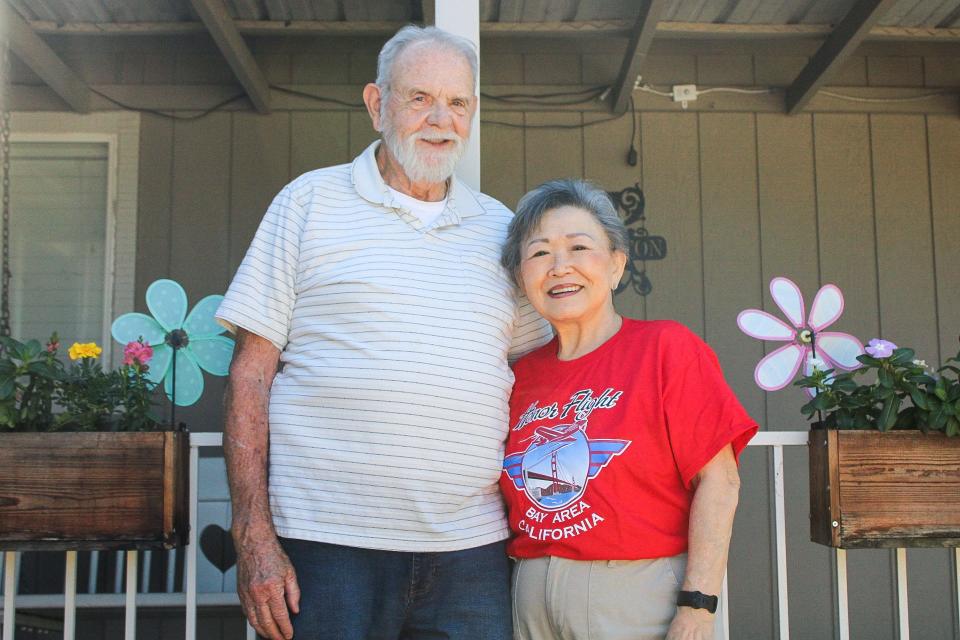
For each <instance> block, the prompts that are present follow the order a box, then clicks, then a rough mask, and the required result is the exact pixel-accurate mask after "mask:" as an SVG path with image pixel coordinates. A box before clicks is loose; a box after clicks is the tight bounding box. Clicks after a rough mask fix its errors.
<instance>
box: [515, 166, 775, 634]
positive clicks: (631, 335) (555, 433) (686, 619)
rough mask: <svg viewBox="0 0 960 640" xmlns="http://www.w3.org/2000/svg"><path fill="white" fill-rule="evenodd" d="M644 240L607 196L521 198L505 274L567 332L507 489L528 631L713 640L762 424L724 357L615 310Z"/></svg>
mask: <svg viewBox="0 0 960 640" xmlns="http://www.w3.org/2000/svg"><path fill="white" fill-rule="evenodd" d="M627 251H628V247H627V233H626V229H624V227H623V223H622V222H621V221H620V218H619V217H618V215H617V212H616V209H615V208H614V206H613V204H612V202H611V201H610V199H609V197H608V196H607V194H606V193H605V192H604V191H602V190H600V189H598V188H597V187H595V186H593V185H591V184H590V183H587V182H584V181H579V180H554V181H552V182H548V183H546V184H543V185H541V186H539V187H537V188H536V189H534V190H533V191H531V192H530V193H528V194H527V195H526V196H524V197H523V199H522V200H521V201H520V203H519V205H518V210H517V215H516V217H515V218H514V219H513V222H512V224H511V225H510V229H509V235H508V238H507V243H506V245H505V247H504V249H503V258H502V263H503V266H504V267H505V268H506V269H507V271H508V272H509V273H510V274H512V276H513V279H514V281H515V283H516V284H517V285H518V287H519V288H520V289H521V290H522V291H523V293H525V294H526V296H527V297H528V298H529V299H530V301H531V302H532V303H533V306H534V307H535V308H536V309H537V311H539V312H540V314H541V315H543V317H544V318H546V319H547V320H548V321H549V322H550V323H551V324H552V325H553V328H554V331H555V332H556V338H555V339H554V340H553V342H551V343H549V344H547V345H546V346H544V347H542V348H540V349H538V350H537V351H534V352H532V353H530V354H529V355H527V356H525V357H524V358H522V359H521V360H519V361H518V362H517V363H516V365H515V366H514V372H515V374H516V383H515V386H514V389H513V395H512V397H511V400H510V424H511V429H510V433H509V438H508V441H507V445H506V457H505V459H504V472H505V473H504V474H503V476H501V489H502V490H503V493H504V496H505V498H506V502H507V506H508V508H509V517H510V525H511V527H512V529H513V531H514V533H515V537H514V539H513V540H512V541H511V542H510V544H509V546H508V551H509V553H510V555H511V556H512V557H514V558H516V559H517V563H516V564H515V567H514V576H513V585H514V595H513V598H514V601H513V608H514V631H515V636H516V637H517V638H518V639H520V640H536V639H546V638H570V639H581V638H582V639H587V638H603V639H612V638H624V639H626V638H630V639H631V640H635V639H639V638H664V637H666V638H668V639H680V638H684V639H687V638H690V639H695V638H697V639H699V638H713V637H714V633H715V629H719V625H718V624H717V620H716V616H715V612H716V606H717V594H718V593H719V592H720V589H721V584H722V581H723V575H724V570H725V568H726V563H727V552H728V548H729V545H730V535H731V530H732V528H733V516H734V511H735V510H736V506H737V496H738V490H739V485H740V480H739V475H738V472H737V457H738V455H739V453H740V451H741V450H742V449H743V447H744V446H746V444H747V442H748V441H749V439H750V438H751V437H752V436H753V434H754V433H756V430H757V425H756V423H755V422H754V421H753V420H751V419H750V417H749V416H748V415H747V413H746V412H745V411H744V409H743V407H742V406H741V405H740V403H739V402H738V401H737V399H736V397H735V396H734V394H733V393H732V392H731V390H730V388H729V387H728V386H727V384H726V382H725V381H724V378H723V374H722V372H721V370H720V366H719V363H718V361H717V358H716V356H715V355H714V353H713V351H711V349H710V348H709V347H708V346H707V345H706V344H705V343H704V342H703V341H702V340H701V339H700V338H698V337H697V336H696V335H695V334H693V333H692V332H691V331H690V330H688V329H687V328H685V327H684V326H683V325H680V324H678V323H676V322H672V321H666V320H658V321H639V320H630V319H628V318H623V317H622V316H620V315H619V314H618V313H617V312H616V310H615V309H614V305H613V290H614V289H615V288H616V287H617V284H618V283H619V281H620V277H621V275H622V274H623V269H624V265H625V264H626V261H627Z"/></svg>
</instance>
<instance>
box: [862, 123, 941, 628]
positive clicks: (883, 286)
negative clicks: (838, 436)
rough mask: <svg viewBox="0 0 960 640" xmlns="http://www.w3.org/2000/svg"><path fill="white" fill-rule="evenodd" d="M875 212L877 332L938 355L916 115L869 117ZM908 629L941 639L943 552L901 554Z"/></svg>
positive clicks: (923, 144) (925, 174) (922, 146)
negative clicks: (907, 581) (905, 563)
mask: <svg viewBox="0 0 960 640" xmlns="http://www.w3.org/2000/svg"><path fill="white" fill-rule="evenodd" d="M870 121H871V142H872V148H873V167H874V183H873V187H874V194H875V205H874V206H875V215H876V221H877V248H878V251H877V258H878V265H879V276H880V277H879V285H880V327H881V331H882V333H883V337H884V338H886V339H888V340H892V341H893V342H895V343H897V344H900V345H905V346H907V345H909V346H912V347H913V348H914V349H916V352H917V357H918V358H922V359H925V360H927V361H928V362H929V361H933V360H936V359H937V356H938V351H939V340H938V324H939V323H938V321H937V317H936V284H935V282H934V262H933V245H932V234H931V213H930V189H929V185H930V176H929V169H928V167H929V165H928V155H927V132H926V126H925V120H924V118H923V117H922V116H893V115H873V116H870ZM907 555H908V559H909V577H910V589H911V593H912V594H913V596H912V597H911V599H910V604H911V607H910V626H911V628H912V629H913V630H914V633H917V634H918V635H920V636H922V637H924V638H931V639H934V638H936V639H939V638H947V637H949V635H950V633H952V630H951V628H949V627H946V626H941V625H940V624H938V623H936V622H934V620H938V619H939V618H938V617H939V616H940V613H941V612H942V610H943V609H942V605H941V604H940V603H939V602H937V600H938V597H937V595H936V594H938V593H948V592H949V591H950V588H951V582H952V581H951V579H950V575H949V567H950V554H949V552H948V551H947V550H945V549H944V550H919V549H918V550H911V551H910V552H909V553H908V554H907Z"/></svg>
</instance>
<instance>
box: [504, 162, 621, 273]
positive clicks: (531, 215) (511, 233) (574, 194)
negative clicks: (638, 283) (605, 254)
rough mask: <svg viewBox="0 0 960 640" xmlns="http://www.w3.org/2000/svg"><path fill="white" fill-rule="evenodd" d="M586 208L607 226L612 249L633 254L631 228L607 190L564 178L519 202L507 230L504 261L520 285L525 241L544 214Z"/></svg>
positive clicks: (547, 183) (550, 182)
mask: <svg viewBox="0 0 960 640" xmlns="http://www.w3.org/2000/svg"><path fill="white" fill-rule="evenodd" d="M565 206H570V207H576V208H578V209H583V210H584V211H586V212H587V213H589V214H590V215H592V216H593V217H594V219H595V220H596V221H597V222H598V223H599V224H600V226H601V227H603V230H604V232H606V234H607V239H608V240H609V241H610V249H611V250H612V251H622V252H623V253H624V254H625V255H626V256H628V257H629V256H630V241H629V236H628V235H627V228H626V227H625V226H624V225H623V221H622V220H621V219H620V216H619V215H618V214H617V208H616V206H614V204H613V200H611V199H610V196H609V195H608V194H607V192H606V191H604V190H603V189H601V188H600V187H598V186H596V185H595V184H593V183H592V182H588V181H587V180H579V179H572V178H566V179H560V180H550V181H549V182H544V183H543V184H541V185H540V186H539V187H535V188H534V189H533V190H532V191H530V192H529V193H527V195H525V196H523V197H522V198H520V202H518V203H517V215H515V216H514V217H513V220H512V221H511V222H510V226H509V227H508V229H507V240H506V243H505V244H504V245H503V251H502V252H501V255H500V264H502V265H503V267H504V268H505V269H506V270H507V272H508V273H509V274H510V277H511V278H513V282H514V284H516V285H517V286H520V261H521V259H522V255H523V243H524V242H526V241H527V239H528V238H529V237H530V234H531V233H533V232H534V231H535V230H536V229H537V227H539V226H540V222H541V221H542V220H543V217H544V216H545V215H546V214H547V213H549V212H550V211H552V210H553V209H557V208H559V207H565Z"/></svg>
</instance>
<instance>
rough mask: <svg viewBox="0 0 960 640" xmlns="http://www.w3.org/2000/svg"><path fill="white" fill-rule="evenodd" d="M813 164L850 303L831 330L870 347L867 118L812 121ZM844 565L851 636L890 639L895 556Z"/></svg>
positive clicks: (828, 266)
mask: <svg viewBox="0 0 960 640" xmlns="http://www.w3.org/2000/svg"><path fill="white" fill-rule="evenodd" d="M814 158H815V162H816V175H817V205H818V206H817V211H818V220H819V225H818V227H819V236H818V242H819V245H820V271H821V279H822V281H823V283H828V282H832V283H834V284H836V285H837V286H838V287H840V289H841V290H842V291H843V295H844V299H845V301H846V306H845V307H844V311H843V315H842V316H841V317H840V320H839V321H837V323H836V324H835V325H834V327H836V328H837V330H839V331H845V332H847V333H850V334H852V335H855V336H857V337H858V338H860V339H861V340H864V341H866V340H869V339H870V338H872V337H874V336H876V335H877V334H878V333H879V313H878V310H879V303H878V301H877V266H876V265H877V263H876V246H875V243H874V238H873V236H874V234H873V229H874V219H873V172H872V168H871V161H870V127H869V121H868V117H867V116H861V115H827V114H818V115H816V116H814ZM811 302H812V300H811ZM847 566H848V571H849V575H850V585H851V588H850V590H849V603H850V633H851V637H854V638H861V637H862V638H880V637H884V636H887V635H890V633H891V630H892V629H893V628H895V621H894V618H893V615H894V614H893V612H892V610H891V608H890V607H880V608H876V607H874V605H873V603H876V602H896V594H895V592H894V583H893V581H892V579H891V576H892V570H893V569H892V565H891V555H890V553H889V552H887V551H864V550H859V549H858V550H857V551H855V552H851V553H849V554H847Z"/></svg>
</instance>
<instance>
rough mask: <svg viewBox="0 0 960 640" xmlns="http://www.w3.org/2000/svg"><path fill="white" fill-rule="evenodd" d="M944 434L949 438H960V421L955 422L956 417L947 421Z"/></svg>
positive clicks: (951, 417)
mask: <svg viewBox="0 0 960 640" xmlns="http://www.w3.org/2000/svg"><path fill="white" fill-rule="evenodd" d="M946 432H947V435H948V436H950V437H951V438H952V437H954V436H960V420H957V417H956V416H950V419H949V420H947V428H946Z"/></svg>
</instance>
